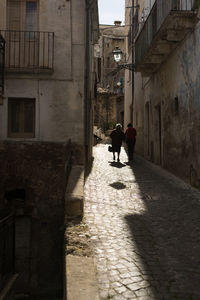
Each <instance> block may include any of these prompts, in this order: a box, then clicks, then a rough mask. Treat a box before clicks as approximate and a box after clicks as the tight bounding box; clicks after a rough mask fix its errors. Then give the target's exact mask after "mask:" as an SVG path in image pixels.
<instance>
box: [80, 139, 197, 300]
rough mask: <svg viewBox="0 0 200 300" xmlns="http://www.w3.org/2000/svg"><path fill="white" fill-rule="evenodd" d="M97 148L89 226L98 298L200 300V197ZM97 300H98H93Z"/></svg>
mask: <svg viewBox="0 0 200 300" xmlns="http://www.w3.org/2000/svg"><path fill="white" fill-rule="evenodd" d="M107 148H108V145H104V144H99V145H98V146H96V147H94V162H93V167H92V170H91V173H90V174H89V176H88V178H87V181H86V185H85V219H86V223H87V224H88V226H89V229H90V233H91V238H92V240H93V243H94V248H95V249H94V255H95V261H96V264H97V273H98V274H97V275H98V284H99V292H100V299H101V300H103V299H106V300H107V299H113V300H120V299H121V300H123V299H131V300H133V299H142V300H160V299H167V300H175V299H180V300H186V299H187V300H189V299H190V300H199V299H200V288H199V282H200V256H199V253H200V218H199V215H200V192H198V191H197V190H195V189H193V188H191V187H189V186H188V185H186V184H185V183H183V182H182V181H181V180H179V179H177V178H176V177H174V176H173V175H171V174H170V173H168V172H167V171H164V170H163V169H161V168H160V167H157V166H155V165H153V164H151V163H149V162H147V161H145V160H144V159H142V158H141V157H138V156H136V157H135V159H134V163H133V165H132V166H129V165H127V164H126V163H125V162H127V155H126V153H125V150H124V149H122V153H121V162H120V163H117V162H113V161H112V153H109V152H108V151H107ZM91 300H92V299H91Z"/></svg>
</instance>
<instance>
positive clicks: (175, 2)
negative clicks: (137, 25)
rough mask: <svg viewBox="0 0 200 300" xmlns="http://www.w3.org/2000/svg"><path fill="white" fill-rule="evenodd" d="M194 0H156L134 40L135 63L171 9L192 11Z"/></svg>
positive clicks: (143, 53)
mask: <svg viewBox="0 0 200 300" xmlns="http://www.w3.org/2000/svg"><path fill="white" fill-rule="evenodd" d="M195 3H196V1H195V0H167V1H163V0H156V1H155V3H154V5H153V7H152V9H151V11H150V13H149V16H148V18H147V20H146V21H145V23H144V25H143V27H142V29H141V31H140V33H139V35H138V37H137V39H136V42H135V63H136V65H137V64H139V63H140V62H141V60H142V58H143V57H144V55H145V53H146V51H147V50H148V48H149V47H150V46H151V43H152V41H153V38H154V36H155V35H156V33H157V32H158V30H159V29H160V27H161V25H162V24H163V22H164V20H165V19H166V17H167V16H168V15H169V14H170V13H171V12H173V11H177V12H178V11H179V12H181V11H182V12H187V11H190V12H191V11H193V10H194V9H195V8H196V7H195Z"/></svg>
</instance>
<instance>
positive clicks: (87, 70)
mask: <svg viewBox="0 0 200 300" xmlns="http://www.w3.org/2000/svg"><path fill="white" fill-rule="evenodd" d="M85 4H86V27H85V62H86V66H85V103H84V118H85V119H84V139H85V164H87V163H88V155H89V146H90V107H91V99H90V6H91V3H90V1H89V0H86V3H85Z"/></svg>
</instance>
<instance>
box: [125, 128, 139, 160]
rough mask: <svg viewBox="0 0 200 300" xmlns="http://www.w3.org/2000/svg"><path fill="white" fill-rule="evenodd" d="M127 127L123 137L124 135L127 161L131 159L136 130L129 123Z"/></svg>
mask: <svg viewBox="0 0 200 300" xmlns="http://www.w3.org/2000/svg"><path fill="white" fill-rule="evenodd" d="M127 127H128V128H127V129H126V132H125V137H126V144H127V146H128V159H129V161H132V160H133V153H134V148H135V142H136V135H137V132H136V129H135V128H133V125H132V124H131V123H129V124H128V125H127Z"/></svg>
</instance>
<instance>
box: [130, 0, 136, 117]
mask: <svg viewBox="0 0 200 300" xmlns="http://www.w3.org/2000/svg"><path fill="white" fill-rule="evenodd" d="M134 23H135V22H134V0H132V37H131V39H132V43H131V47H132V51H131V57H132V58H131V59H132V65H134V49H135V45H134V30H135V26H134ZM134 75H135V74H134V68H132V102H131V123H133V106H134V89H135V88H134Z"/></svg>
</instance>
